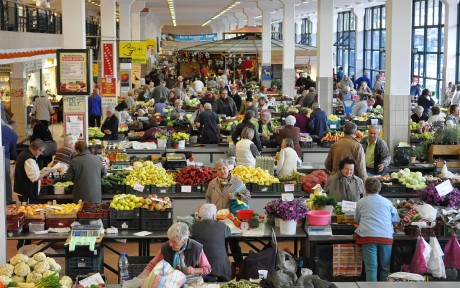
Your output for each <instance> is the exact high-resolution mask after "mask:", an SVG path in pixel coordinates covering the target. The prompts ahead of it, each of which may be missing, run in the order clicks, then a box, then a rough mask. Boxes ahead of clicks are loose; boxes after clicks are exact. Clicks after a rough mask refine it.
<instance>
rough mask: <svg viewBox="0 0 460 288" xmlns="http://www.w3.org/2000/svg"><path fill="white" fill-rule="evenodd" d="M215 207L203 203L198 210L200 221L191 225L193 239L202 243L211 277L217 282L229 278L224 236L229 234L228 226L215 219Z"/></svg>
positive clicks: (228, 262)
mask: <svg viewBox="0 0 460 288" xmlns="http://www.w3.org/2000/svg"><path fill="white" fill-rule="evenodd" d="M216 214H217V208H216V205H214V204H204V205H202V206H201V208H200V211H199V212H198V217H199V219H200V221H198V222H196V223H195V224H193V226H192V231H193V232H192V233H193V239H195V240H196V241H198V242H200V243H201V244H203V250H204V253H205V255H206V257H207V258H208V260H209V263H210V264H211V267H212V272H211V275H208V277H209V276H211V277H217V281H218V282H227V281H230V279H231V270H230V261H229V260H228V255H227V249H226V244H225V238H227V237H228V236H230V234H231V232H230V228H229V227H228V226H227V225H225V224H224V223H223V222H220V221H217V220H216Z"/></svg>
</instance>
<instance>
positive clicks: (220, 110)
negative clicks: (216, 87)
mask: <svg viewBox="0 0 460 288" xmlns="http://www.w3.org/2000/svg"><path fill="white" fill-rule="evenodd" d="M212 111H214V112H216V113H217V114H225V116H227V117H233V116H235V115H236V113H238V110H237V109H236V104H235V101H233V99H232V98H230V97H228V91H227V89H222V90H221V91H220V97H219V98H217V100H216V101H215V102H214V104H213V106H212Z"/></svg>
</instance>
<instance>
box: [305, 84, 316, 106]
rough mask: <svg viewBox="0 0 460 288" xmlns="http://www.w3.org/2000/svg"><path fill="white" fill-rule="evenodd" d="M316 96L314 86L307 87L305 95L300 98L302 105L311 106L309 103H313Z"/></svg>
mask: <svg viewBox="0 0 460 288" xmlns="http://www.w3.org/2000/svg"><path fill="white" fill-rule="evenodd" d="M316 96H317V94H316V89H315V87H310V88H309V89H308V93H307V95H305V97H304V98H303V100H302V107H307V108H311V105H313V103H314V102H315V99H316Z"/></svg>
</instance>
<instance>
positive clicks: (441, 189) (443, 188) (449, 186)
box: [435, 180, 454, 196]
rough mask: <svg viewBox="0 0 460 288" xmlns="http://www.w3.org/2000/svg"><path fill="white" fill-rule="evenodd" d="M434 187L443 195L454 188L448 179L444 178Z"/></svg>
mask: <svg viewBox="0 0 460 288" xmlns="http://www.w3.org/2000/svg"><path fill="white" fill-rule="evenodd" d="M435 188H436V191H438V194H439V195H440V196H445V195H447V194H449V193H450V192H452V190H454V187H452V184H451V183H450V180H446V181H444V182H442V183H441V184H439V185H436V186H435Z"/></svg>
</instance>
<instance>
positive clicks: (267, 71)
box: [262, 66, 272, 81]
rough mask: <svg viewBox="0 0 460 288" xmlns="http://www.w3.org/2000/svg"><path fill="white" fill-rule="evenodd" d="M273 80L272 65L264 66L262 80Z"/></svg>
mask: <svg viewBox="0 0 460 288" xmlns="http://www.w3.org/2000/svg"><path fill="white" fill-rule="evenodd" d="M266 80H272V66H262V81H266Z"/></svg>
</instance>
